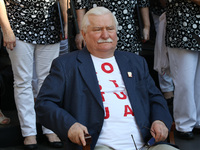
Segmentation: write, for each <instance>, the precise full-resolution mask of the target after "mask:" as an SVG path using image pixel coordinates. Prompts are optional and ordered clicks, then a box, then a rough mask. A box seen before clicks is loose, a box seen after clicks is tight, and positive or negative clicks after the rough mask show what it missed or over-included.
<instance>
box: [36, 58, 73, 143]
mask: <svg viewBox="0 0 200 150" xmlns="http://www.w3.org/2000/svg"><path fill="white" fill-rule="evenodd" d="M63 64H64V63H63ZM65 67H66V66H65ZM66 69H67V68H65V69H64V67H63V65H62V63H60V62H59V59H55V60H54V61H53V63H52V67H51V70H50V74H49V75H48V76H47V78H46V79H45V81H44V83H43V85H42V87H41V89H40V92H39V94H38V97H37V100H36V104H35V109H36V114H37V117H38V120H39V122H40V123H41V124H42V125H44V126H45V127H46V128H49V129H51V130H52V131H54V132H55V133H56V134H57V135H58V136H59V137H60V138H61V139H62V140H63V141H64V140H66V139H68V136H67V134H68V130H69V128H70V127H71V125H73V124H74V123H75V122H76V119H75V118H74V117H72V116H71V115H70V114H69V113H68V112H67V111H66V110H64V109H63V108H61V107H62V105H63V97H64V96H63V95H64V92H65V90H66V82H67V81H66V75H65V74H66V72H65V70H66Z"/></svg>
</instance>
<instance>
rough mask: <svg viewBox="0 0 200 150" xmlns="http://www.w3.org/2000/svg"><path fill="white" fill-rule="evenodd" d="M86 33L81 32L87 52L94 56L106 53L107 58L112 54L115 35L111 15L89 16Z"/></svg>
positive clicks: (115, 43) (114, 45)
mask: <svg viewBox="0 0 200 150" xmlns="http://www.w3.org/2000/svg"><path fill="white" fill-rule="evenodd" d="M88 19H89V22H90V25H89V26H88V27H87V32H86V33H84V32H82V35H83V37H84V40H85V42H86V46H87V48H88V50H89V52H90V53H91V54H93V55H95V56H98V54H102V53H104V52H106V53H107V54H108V57H110V55H113V54H114V51H115V48H116V45H117V33H116V26H115V22H114V18H113V17H112V14H105V15H100V16H96V15H90V16H89V17H88Z"/></svg>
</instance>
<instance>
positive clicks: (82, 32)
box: [81, 30, 86, 40]
mask: <svg viewBox="0 0 200 150" xmlns="http://www.w3.org/2000/svg"><path fill="white" fill-rule="evenodd" d="M81 34H82V36H83V38H84V40H85V35H86V33H85V32H84V31H83V30H81Z"/></svg>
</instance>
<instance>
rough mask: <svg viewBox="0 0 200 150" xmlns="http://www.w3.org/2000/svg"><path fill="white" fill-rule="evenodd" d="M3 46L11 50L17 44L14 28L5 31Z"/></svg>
mask: <svg viewBox="0 0 200 150" xmlns="http://www.w3.org/2000/svg"><path fill="white" fill-rule="evenodd" d="M3 46H5V47H6V48H7V49H10V50H13V48H14V47H15V46H16V38H15V34H14V33H13V31H12V30H9V31H3Z"/></svg>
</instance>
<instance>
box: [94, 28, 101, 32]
mask: <svg viewBox="0 0 200 150" xmlns="http://www.w3.org/2000/svg"><path fill="white" fill-rule="evenodd" d="M93 31H101V28H95V29H93Z"/></svg>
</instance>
